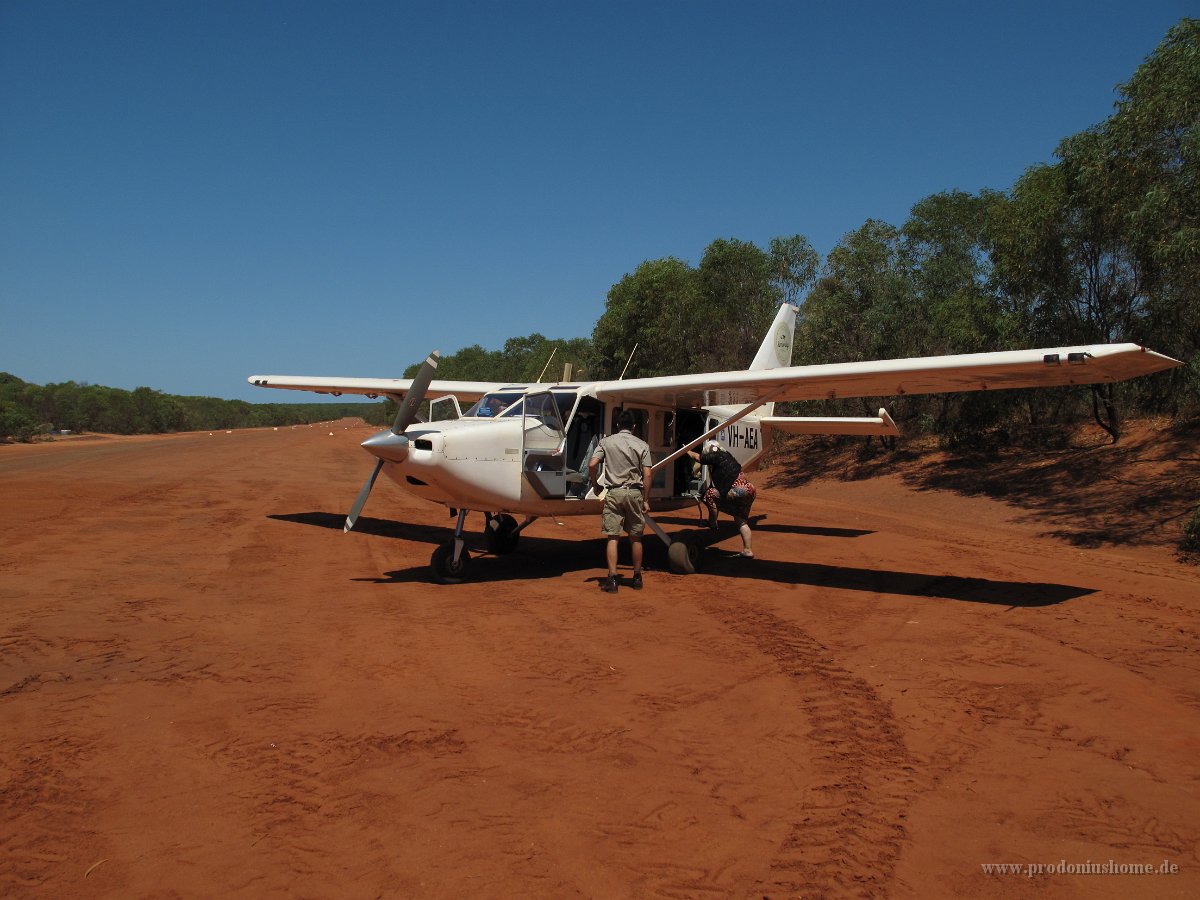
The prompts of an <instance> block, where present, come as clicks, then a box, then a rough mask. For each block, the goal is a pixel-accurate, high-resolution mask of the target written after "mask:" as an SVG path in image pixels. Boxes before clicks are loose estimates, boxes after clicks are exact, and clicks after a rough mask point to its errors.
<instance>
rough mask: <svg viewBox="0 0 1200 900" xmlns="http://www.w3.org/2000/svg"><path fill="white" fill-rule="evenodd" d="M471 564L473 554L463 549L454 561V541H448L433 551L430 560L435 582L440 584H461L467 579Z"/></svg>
mask: <svg viewBox="0 0 1200 900" xmlns="http://www.w3.org/2000/svg"><path fill="white" fill-rule="evenodd" d="M470 563H471V554H470V553H468V552H467V548H466V547H463V549H462V553H460V554H459V555H458V562H455V561H454V541H446V543H444V544H442V545H441V546H439V547H438V548H437V549H436V550H434V551H433V556H432V557H430V559H429V567H430V568H431V569H433V580H434V581H436V582H437V583H438V584H461V583H462V581H463V580H464V579H465V578H466V577H467V567H468V566H469V565H470Z"/></svg>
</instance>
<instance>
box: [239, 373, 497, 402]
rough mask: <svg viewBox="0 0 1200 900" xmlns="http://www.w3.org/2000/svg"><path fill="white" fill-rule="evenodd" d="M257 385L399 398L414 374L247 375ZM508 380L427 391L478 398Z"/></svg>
mask: <svg viewBox="0 0 1200 900" xmlns="http://www.w3.org/2000/svg"><path fill="white" fill-rule="evenodd" d="M246 380H247V381H249V382H250V383H251V384H253V385H257V386H258V387H266V388H279V389H281V390H285V391H313V392H314V393H317V394H332V395H333V396H335V397H340V396H341V395H342V394H362V395H364V396H367V397H371V398H375V397H391V398H392V399H393V400H398V399H399V398H401V397H403V396H404V395H405V394H406V393H408V389H409V388H411V387H412V383H413V380H412V379H411V378H335V377H328V376H321V375H317V376H313V375H251V376H250V377H249V378H247V379H246ZM504 386H505V382H502V381H497V382H490V381H437V380H434V381H431V382H430V383H429V388H428V390H427V391H426V394H427V395H428V396H430V397H436V396H440V395H443V394H453V395H454V396H456V397H458V398H459V399H460V400H478V399H479V398H480V397H482V396H483V395H484V394H486V393H488V392H490V391H495V390H499V389H500V388H502V387H504Z"/></svg>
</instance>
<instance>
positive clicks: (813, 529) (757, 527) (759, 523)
mask: <svg viewBox="0 0 1200 900" xmlns="http://www.w3.org/2000/svg"><path fill="white" fill-rule="evenodd" d="M765 518H766V517H765V516H754V517H752V518H751V519H750V523H751V527H752V528H753V530H754V531H755V532H759V531H765V532H768V533H770V534H806V535H811V536H813V537H838V538H857V537H865V536H866V535H868V534H874V533H875V532H873V531H868V530H865V529H862V528H819V527H817V526H815V525H780V524H778V523H775V522H764V521H763V519H765ZM654 521H656V522H658V524H660V525H682V526H683V527H685V528H703V527H704V522H703V520H701V519H694V518H683V517H682V516H655V517H654ZM721 532H722V533H723V534H726V535H728V534H733V533H734V531H733V524H732V523H731V522H728V521H727V520H726V519H722V520H721Z"/></svg>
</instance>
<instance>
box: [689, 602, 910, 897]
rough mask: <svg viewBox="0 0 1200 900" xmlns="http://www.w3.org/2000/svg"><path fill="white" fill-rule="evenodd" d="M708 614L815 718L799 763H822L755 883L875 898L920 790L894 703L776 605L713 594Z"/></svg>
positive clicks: (763, 890) (775, 889)
mask: <svg viewBox="0 0 1200 900" xmlns="http://www.w3.org/2000/svg"><path fill="white" fill-rule="evenodd" d="M702 606H703V609H704V610H705V612H707V613H709V614H710V615H712V616H713V617H715V618H716V619H718V620H719V621H720V622H721V624H722V625H723V626H725V627H726V628H728V629H730V630H732V631H734V632H736V633H737V634H739V635H740V636H742V637H743V638H745V639H747V640H749V641H750V642H751V643H752V644H753V645H754V646H755V647H756V648H757V649H758V650H759V651H761V652H762V653H764V654H766V655H768V656H770V657H772V658H773V659H774V660H775V662H776V664H777V665H778V667H779V669H780V671H781V672H783V673H784V674H785V675H787V676H788V677H789V678H791V679H793V682H794V684H795V687H796V691H797V693H798V694H799V695H800V700H799V704H800V708H801V710H802V711H803V713H804V715H805V716H806V717H807V718H808V719H809V721H811V723H812V729H811V732H810V746H813V747H815V748H817V749H816V753H815V755H814V756H812V757H810V758H808V759H805V760H802V761H800V760H798V761H797V764H798V765H806V766H810V767H812V766H815V767H819V768H820V769H821V773H822V777H821V778H820V779H819V783H818V784H816V785H815V786H814V787H813V788H811V789H809V790H807V791H806V792H804V793H803V795H802V796H800V797H798V798H797V799H798V802H797V803H796V806H795V809H794V812H793V821H792V822H791V823H790V826H789V828H788V831H787V835H786V837H785V838H784V840H783V842H782V843H781V844H780V846H779V848H778V850H777V851H776V854H775V857H774V859H773V860H772V861H771V863H770V871H769V872H767V873H764V874H763V875H762V876H761V877H760V878H759V879H758V882H757V884H756V885H755V891H754V892H755V893H756V894H761V895H763V896H766V897H771V896H779V895H787V896H793V895H805V896H808V895H814V896H822V897H826V896H830V897H832V896H838V897H868V896H876V895H878V894H879V893H880V892H881V891H883V890H885V889H886V887H887V885H888V884H889V882H890V881H891V879H892V874H893V871H894V869H895V866H896V861H897V860H898V859H899V856H900V852H901V849H902V848H903V845H904V841H905V837H906V831H905V826H904V819H905V818H906V816H907V809H908V805H909V803H910V802H911V800H912V798H913V796H914V794H915V793H916V791H917V787H918V785H917V782H916V778H915V773H916V768H915V765H914V759H913V757H912V755H911V754H910V752H909V751H908V749H907V747H906V746H905V742H904V738H903V736H902V734H901V732H900V729H899V727H898V726H897V724H896V721H895V719H894V718H893V716H892V711H891V708H890V705H889V704H888V703H887V702H886V701H884V700H883V699H881V698H880V697H879V695H878V694H877V693H876V692H875V691H874V689H873V688H871V686H870V685H869V684H867V683H866V682H865V681H864V680H863V679H861V678H859V677H858V676H856V675H854V674H853V673H852V672H849V671H847V670H846V669H844V668H843V667H841V666H840V665H838V663H837V661H836V659H835V658H834V657H833V655H832V653H831V652H830V651H829V650H828V648H826V647H825V646H824V645H823V644H821V643H820V642H819V641H817V640H816V639H814V638H813V637H812V636H811V635H809V634H807V633H806V632H805V631H803V630H802V629H800V628H798V627H797V626H795V625H794V624H792V623H791V622H788V621H786V620H785V619H782V618H780V617H779V616H776V615H774V614H773V613H771V612H769V611H767V610H764V609H761V608H755V607H751V606H747V605H734V604H730V603H718V602H714V601H709V602H706V603H704V604H702Z"/></svg>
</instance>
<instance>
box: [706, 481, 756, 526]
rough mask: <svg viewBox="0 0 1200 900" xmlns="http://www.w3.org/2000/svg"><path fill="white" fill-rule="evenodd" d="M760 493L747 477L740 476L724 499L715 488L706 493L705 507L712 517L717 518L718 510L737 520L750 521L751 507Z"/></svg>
mask: <svg viewBox="0 0 1200 900" xmlns="http://www.w3.org/2000/svg"><path fill="white" fill-rule="evenodd" d="M756 496H758V492H757V491H756V490H755V489H754V485H752V484H751V483H750V482H749V481H747V480H746V476H745V475H741V474H739V475H738V477H737V481H735V482H734V483H733V487H731V488H730V489H729V493H728V494H726V495H725V496H724V497H722V496H721V495H720V494H719V493H718V492H717V489H716V488H715V487H710V488H709V489H708V490H707V491H705V492H704V505H705V506H707V507H708V512H709V515H710V516H716V514H717V510H718V509H719V510H720V511H721V512H723V513H726V514H727V515H730V516H733V517H734V518H735V519H749V518H750V507H751V506H753V505H754V498H755V497H756Z"/></svg>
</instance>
